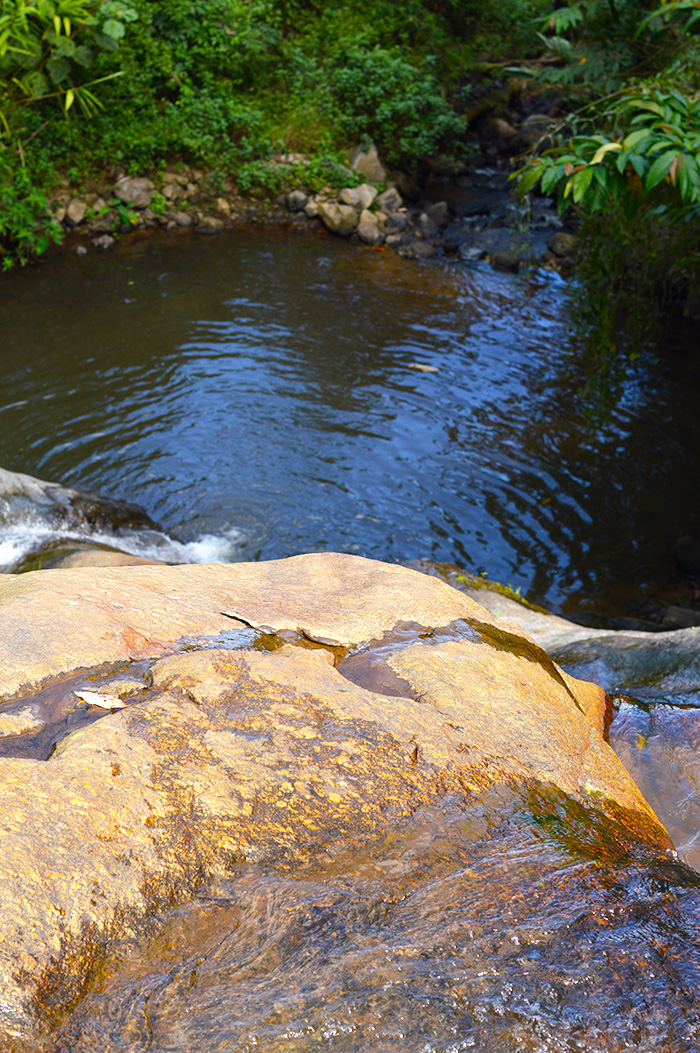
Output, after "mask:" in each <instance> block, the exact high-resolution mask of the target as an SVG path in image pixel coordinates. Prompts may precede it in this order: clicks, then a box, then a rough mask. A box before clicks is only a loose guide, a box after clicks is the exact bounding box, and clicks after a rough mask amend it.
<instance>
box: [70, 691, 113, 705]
mask: <svg viewBox="0 0 700 1053" xmlns="http://www.w3.org/2000/svg"><path fill="white" fill-rule="evenodd" d="M73 694H74V695H77V697H78V698H80V699H82V701H83V702H86V703H87V705H88V706H99V707H100V709H124V703H123V702H122V701H121V699H119V698H117V696H116V695H98V694H97V692H96V691H74V692H73Z"/></svg>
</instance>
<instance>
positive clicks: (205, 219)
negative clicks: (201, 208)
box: [197, 216, 225, 234]
mask: <svg viewBox="0 0 700 1053" xmlns="http://www.w3.org/2000/svg"><path fill="white" fill-rule="evenodd" d="M224 227H225V223H224V221H223V219H219V217H218V216H202V218H201V220H200V221H199V224H198V226H197V233H198V234H220V233H221V231H222V230H223V229H224Z"/></svg>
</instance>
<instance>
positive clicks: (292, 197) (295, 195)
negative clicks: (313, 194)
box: [287, 190, 309, 212]
mask: <svg viewBox="0 0 700 1053" xmlns="http://www.w3.org/2000/svg"><path fill="white" fill-rule="evenodd" d="M308 200H309V195H308V194H306V193H305V192H304V191H303V190H292V191H291V193H289V194H287V208H288V209H289V211H290V212H303V211H304V209H305V208H306V205H307V203H308Z"/></svg>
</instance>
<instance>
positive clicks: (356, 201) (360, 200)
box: [338, 183, 377, 212]
mask: <svg viewBox="0 0 700 1053" xmlns="http://www.w3.org/2000/svg"><path fill="white" fill-rule="evenodd" d="M376 196H377V188H376V187H373V186H370V185H369V184H368V183H362V184H361V185H360V186H353V187H350V186H347V187H344V188H343V189H342V190H341V191H340V194H339V195H338V198H339V200H340V201H341V202H342V204H344V205H350V206H351V207H352V208H354V209H355V210H356V211H358V212H361V211H362V210H363V209H367V208H369V207H370V205H371V204H372V202H373V201H374V199H375V198H376Z"/></svg>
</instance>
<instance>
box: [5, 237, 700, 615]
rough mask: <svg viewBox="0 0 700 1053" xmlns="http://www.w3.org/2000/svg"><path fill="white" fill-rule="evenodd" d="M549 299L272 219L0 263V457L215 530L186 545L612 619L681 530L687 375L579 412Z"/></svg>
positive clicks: (689, 476)
mask: <svg viewBox="0 0 700 1053" xmlns="http://www.w3.org/2000/svg"><path fill="white" fill-rule="evenodd" d="M568 302H569V300H568V289H567V286H566V285H565V284H564V283H563V282H561V280H560V279H558V278H557V276H556V275H549V276H547V275H544V274H540V275H535V276H534V277H533V278H532V279H529V278H514V277H512V276H509V275H500V274H497V273H495V272H493V271H491V270H490V269H488V268H487V267H484V268H483V269H479V270H467V269H464V268H460V267H459V266H454V265H453V266H450V267H447V266H444V267H443V266H425V265H419V264H414V263H407V262H405V261H402V260H400V259H398V258H397V257H395V256H393V255H392V254H390V253H381V252H375V251H362V250H358V249H357V248H356V247H355V246H351V245H348V244H346V243H344V242H342V241H340V240H338V239H330V238H329V237H322V236H319V237H300V236H298V235H290V234H287V235H286V236H282V235H280V233H279V232H277V231H268V232H265V231H249V232H243V231H239V232H236V233H232V234H231V235H229V236H225V237H221V238H212V239H192V240H183V239H177V240H176V241H174V242H173V241H168V240H167V239H165V238H149V239H147V240H138V239H137V240H134V241H132V242H130V243H125V244H123V245H121V246H119V247H118V248H116V249H114V250H112V251H111V252H110V253H99V252H97V251H92V250H91V251H90V253H89V254H88V255H87V256H86V257H82V258H79V257H77V256H75V255H74V254H66V255H64V256H63V257H60V258H59V257H56V258H53V259H50V260H48V261H47V262H46V263H44V264H43V265H41V266H39V267H37V268H32V269H28V270H26V271H24V272H21V271H18V272H16V273H12V274H9V275H4V276H3V277H2V301H1V303H0V362H1V364H2V378H3V379H2V388H1V390H0V464H2V465H3V466H4V467H6V468H9V469H10V470H12V471H22V472H26V473H29V474H31V475H36V476H39V477H41V478H44V479H50V480H52V481H58V482H62V483H66V484H72V485H75V486H78V487H81V488H87V489H91V490H95V491H101V492H102V493H106V494H109V495H111V496H114V497H119V498H125V499H128V500H131V501H135V502H138V503H139V504H141V505H143V506H144V507H145V508H146V509H147V511H148V512H149V513H150V514H151V516H152V517H153V518H155V519H156V520H158V521H160V522H161V523H162V524H164V526H165V527H166V528H167V530H169V531H171V532H174V533H176V534H179V535H180V536H182V537H183V538H184V539H185V540H189V541H193V540H196V539H197V538H201V537H203V536H204V537H206V536H208V535H209V536H213V537H214V538H219V539H222V538H223V539H224V540H226V539H228V541H227V542H226V543H225V544H224V546H223V548H222V547H221V546H220V547H219V548H216V546H214V548H213V549H212V548H211V547H210V548H207V547H206V545H205V546H204V547H203V548H202V549H201V550H200V551H198V552H195V553H194V555H193V556H192V558H204V559H206V558H208V557H209V558H211V555H212V553H213V554H214V557H215V558H236V559H237V558H254V559H258V558H272V557H280V556H286V555H291V554H293V553H297V552H301V551H308V550H314V549H336V550H343V551H350V552H357V553H361V554H363V555H367V556H373V557H377V558H381V559H387V560H398V561H404V560H409V559H414V558H418V557H430V558H432V559H434V560H440V561H450V562H454V563H458V564H460V565H464V566H466V567H469V568H472V569H476V570H483V571H486V572H487V573H488V574H489V576H491V577H493V578H495V579H498V580H501V581H504V582H509V583H511V584H512V585H514V586H516V587H521V588H522V589H523V591H524V592H526V593H527V594H528V595H530V596H531V597H532V598H534V599H537V600H539V601H540V602H544V603H546V604H548V605H549V606H550V607H552V608H555V609H560V610H561V609H564V610H568V611H570V612H576V611H585V610H592V611H601V610H610V611H616V612H617V613H621V612H623V611H624V610H625V609H627V608H629V607H630V606H632V605H633V603H635V602H636V601H637V600H638V599H639V598H640V597H642V596H644V595H645V594H646V593H648V592H649V591H653V589H655V588H656V587H657V586H658V585H659V583H660V582H662V581H664V580H666V578H667V577H668V575H669V574H670V573H672V569H673V562H672V558H671V549H672V545H673V542H674V540H675V539H676V538H677V537H678V536H679V535H680V534H683V533H685V532H688V530H692V529H694V528H695V527H697V526H698V525H700V507H699V503H698V488H697V478H698V466H699V465H698V462H699V461H700V441H698V440H699V439H700V434H699V433H700V414H698V413H697V409H696V399H695V390H696V389H693V387H692V384H690V383H689V379H688V371H689V369H691V372H692V368H695V367H694V365H692V361H691V360H692V359H693V356H685V357H684V358H681V357H676V358H669V359H668V361H666V363H665V365H664V367H663V368H662V369H661V370H658V371H656V372H655V373H653V375H650V374H649V370H648V367H647V366H646V365H645V364H643V363H642V364H639V365H638V366H637V368H636V372H635V373H634V375H633V376H631V378H630V379H629V381H628V382H627V385H626V387H625V390H624V394H623V398H622V401H621V403H620V405H619V406H618V408H617V409H616V410H615V412H614V414H613V416H612V418H611V420H610V422H609V423H608V424H607V425H606V426H605V427H603V428H601V429H599V430H598V431H596V432H595V433H593V432H591V431H589V430H587V429H586V425H585V420H584V417H583V416H582V414H581V412H580V411H579V408H578V404H577V400H576V392H577V387H578V385H579V383H580V381H581V372H580V363H579V355H578V349H577V348H576V347H575V346H572V341H571V337H570V317H569V306H568ZM416 364H417V365H427V366H434V367H437V369H438V371H437V372H433V373H427V372H419V371H415V370H413V369H411V368H410V367H411V366H412V365H416ZM691 367H692V368H691ZM227 545H228V547H227ZM222 553H223V557H222Z"/></svg>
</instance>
